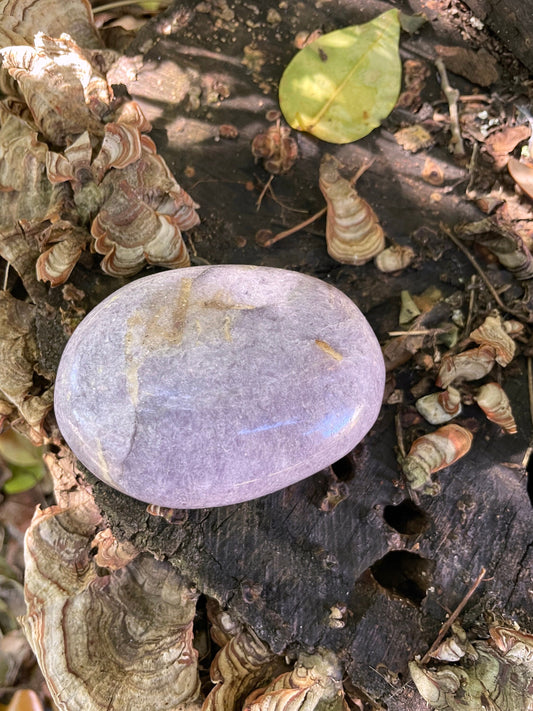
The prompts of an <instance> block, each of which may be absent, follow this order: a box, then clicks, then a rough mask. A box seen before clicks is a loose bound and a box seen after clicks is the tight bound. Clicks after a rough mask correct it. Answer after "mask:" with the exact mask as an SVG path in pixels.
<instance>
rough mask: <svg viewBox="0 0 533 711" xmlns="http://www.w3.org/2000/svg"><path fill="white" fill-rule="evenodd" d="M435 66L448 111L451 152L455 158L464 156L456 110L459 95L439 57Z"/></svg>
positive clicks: (457, 111)
mask: <svg viewBox="0 0 533 711" xmlns="http://www.w3.org/2000/svg"><path fill="white" fill-rule="evenodd" d="M435 66H436V67H437V70H438V72H439V74H440V80H441V85H442V91H443V92H444V96H445V97H446V101H447V102H448V106H449V110H450V131H451V134H452V140H451V141H450V146H451V150H452V153H454V154H455V155H456V156H464V154H465V147H464V144H463V137H462V136H461V129H460V127H459V110H458V108H457V102H458V101H459V96H460V94H459V92H458V91H457V89H454V88H453V86H452V85H451V84H450V82H449V80H448V73H447V72H446V67H445V65H444V62H443V61H442V59H441V58H440V57H439V58H438V59H436V60H435Z"/></svg>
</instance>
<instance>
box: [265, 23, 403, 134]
mask: <svg viewBox="0 0 533 711" xmlns="http://www.w3.org/2000/svg"><path fill="white" fill-rule="evenodd" d="M399 36H400V23H399V19H398V10H389V11H387V12H384V13H383V14H381V15H379V16H378V17H376V18H375V19H374V20H372V21H371V22H368V23H366V24H364V25H353V26H351V27H345V28H343V29H341V30H335V31H334V32H330V33H328V34H326V35H322V36H321V37H319V38H318V39H316V40H315V41H314V42H311V43H310V44H308V45H306V46H305V47H304V48H303V49H302V50H300V52H299V53H298V54H297V55H296V56H295V57H294V58H293V59H292V60H291V62H290V63H289V65H288V66H287V68H286V69H285V71H284V73H283V76H282V77H281V81H280V85H279V101H280V107H281V110H282V112H283V115H284V117H285V119H286V121H287V123H288V124H289V125H290V126H292V128H294V129H297V130H299V131H308V132H309V133H312V134H313V135H314V136H316V137H317V138H320V139H322V140H323V141H330V142H331V143H350V142H351V141H356V140H358V139H359V138H362V137H363V136H366V135H367V134H368V133H370V131H372V130H373V129H374V128H376V126H379V124H380V122H381V121H382V119H384V118H385V117H386V116H388V115H389V113H390V112H391V111H392V109H393V107H394V104H395V103H396V100H397V98H398V95H399V93H400V82H401V62H400V57H399V54H398V42H399ZM353 97H357V100H356V101H355V100H354V98H353Z"/></svg>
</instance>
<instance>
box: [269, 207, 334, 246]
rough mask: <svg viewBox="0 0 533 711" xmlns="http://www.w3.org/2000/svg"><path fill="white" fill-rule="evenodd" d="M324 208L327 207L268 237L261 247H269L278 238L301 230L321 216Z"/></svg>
mask: <svg viewBox="0 0 533 711" xmlns="http://www.w3.org/2000/svg"><path fill="white" fill-rule="evenodd" d="M326 210H327V207H323V208H322V209H321V210H319V211H318V212H316V213H315V214H314V215H311V217H308V218H307V220H304V221H303V222H299V223H298V224H297V225H294V227H291V228H289V229H288V230H284V231H283V232H278V234H277V235H274V236H273V237H271V238H270V239H268V240H267V241H266V242H264V243H263V247H271V246H272V245H273V244H275V243H276V242H279V240H280V239H283V238H284V237H288V236H289V235H292V234H294V233H295V232H299V231H300V230H303V228H304V227H307V225H310V224H311V223H312V222H315V220H318V218H319V217H322V215H323V214H324V213H325V212H326Z"/></svg>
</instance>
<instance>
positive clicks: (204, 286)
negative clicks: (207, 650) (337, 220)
mask: <svg viewBox="0 0 533 711" xmlns="http://www.w3.org/2000/svg"><path fill="white" fill-rule="evenodd" d="M384 382H385V369H384V363H383V358H382V355H381V350H380V347H379V344H378V342H377V339H376V337H375V335H374V333H373V331H372V329H371V328H370V326H369V324H368V322H367V321H366V319H365V318H364V316H363V315H362V314H361V312H360V311H359V309H358V308H357V307H356V306H355V304H354V303H353V302H352V301H351V300H350V299H349V298H348V297H347V296H346V295H345V294H343V293H342V292H341V291H339V290H338V289H336V288H335V287H332V286H330V285H328V284H326V283H325V282H322V281H320V280H318V279H315V278H314V277H310V276H306V275H303V274H299V273H297V272H292V271H286V270H283V269H273V268H269V267H253V266H240V265H219V266H202V267H190V268H187V269H179V270H175V271H168V272H163V273H159V274H154V275H152V276H147V277H144V278H141V279H138V280H137V281H135V282H133V283H131V284H128V285H127V286H125V287H123V288H121V289H119V290H118V291H116V292H115V293H114V294H112V295H111V296H110V297H108V298H107V299H106V300H105V301H103V302H102V303H101V304H99V305H98V306H97V307H96V308H95V309H94V310H93V311H91V312H90V314H89V315H88V316H87V317H86V318H85V319H84V320H83V321H82V323H81V324H80V325H79V326H78V327H77V329H76V331H75V332H74V334H73V336H72V337H71V339H70V341H69V342H68V344H67V347H66V349H65V351H64V353H63V356H62V359H61V363H60V366H59V370H58V373H57V380H56V386H55V413H56V418H57V422H58V425H59V428H60V430H61V433H62V434H63V436H64V438H65V440H66V442H67V443H68V444H69V445H70V447H71V448H72V450H73V451H74V453H75V454H76V456H77V457H78V458H79V460H80V461H81V462H82V463H83V464H84V465H85V466H86V467H87V468H88V469H89V470H90V471H91V472H93V473H94V474H95V475H96V476H97V477H99V478H100V479H102V480H103V481H104V482H106V483H107V484H109V485H111V486H113V487H115V488H116V489H119V490H120V491H122V492H124V493H125V494H128V495H130V496H132V497H134V498H136V499H140V500H141V501H146V502H149V503H152V504H158V505H160V506H167V507H171V508H203V507H211V506H223V505H226V504H234V503H238V502H241V501H246V500H248V499H253V498H257V497H259V496H263V495H264V494H269V493H271V492H273V491H277V490H278V489H281V488H283V487H285V486H288V485H289V484H293V483H294V482H296V481H299V480H300V479H303V478H304V477H307V476H309V475H310V474H314V473H315V472H317V471H319V470H320V469H323V468H324V467H326V466H328V465H329V464H331V463H332V462H334V461H336V460H337V459H339V458H340V457H342V456H343V455H345V454H346V453H347V452H349V451H350V450H351V449H353V447H355V445H356V444H357V443H358V442H359V441H360V440H361V439H362V437H363V436H364V435H365V434H366V433H367V432H368V430H369V429H370V427H371V426H372V424H373V423H374V421H375V419H376V417H377V415H378V413H379V410H380V406H381V400H382V395H383V388H384Z"/></svg>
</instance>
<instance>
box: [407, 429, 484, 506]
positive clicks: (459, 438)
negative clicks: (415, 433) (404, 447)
mask: <svg viewBox="0 0 533 711" xmlns="http://www.w3.org/2000/svg"><path fill="white" fill-rule="evenodd" d="M472 439H473V435H472V433H471V432H470V431H469V430H467V429H465V428H464V427H461V426H460V425H456V424H450V425H444V427H440V428H439V429H438V430H436V431H435V432H432V433H430V434H426V435H423V436H422V437H419V438H418V439H416V440H415V441H414V442H413V444H412V445H411V449H410V450H409V453H408V455H407V457H405V459H404V460H403V462H402V471H403V473H404V475H405V478H406V479H407V481H408V482H409V485H410V486H411V488H412V489H415V490H416V491H419V490H421V491H423V492H424V493H426V494H431V495H433V494H435V493H437V492H438V486H437V485H436V484H434V483H432V482H431V475H432V474H434V473H435V472H438V471H440V470H441V469H444V468H445V467H449V466H450V465H451V464H453V463H454V462H456V461H457V460H458V459H460V458H461V457H464V455H465V454H466V453H467V452H468V451H469V449H470V447H471V445H472Z"/></svg>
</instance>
